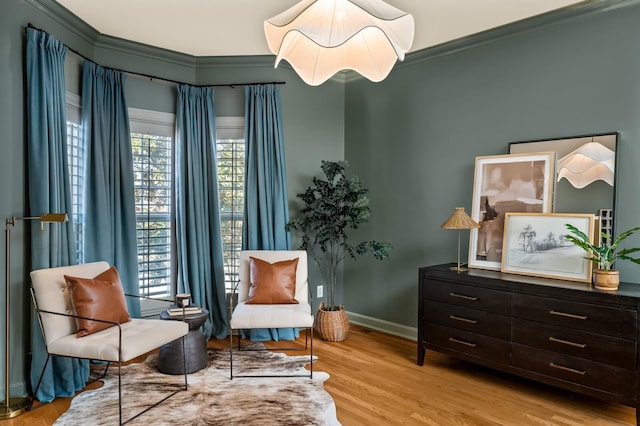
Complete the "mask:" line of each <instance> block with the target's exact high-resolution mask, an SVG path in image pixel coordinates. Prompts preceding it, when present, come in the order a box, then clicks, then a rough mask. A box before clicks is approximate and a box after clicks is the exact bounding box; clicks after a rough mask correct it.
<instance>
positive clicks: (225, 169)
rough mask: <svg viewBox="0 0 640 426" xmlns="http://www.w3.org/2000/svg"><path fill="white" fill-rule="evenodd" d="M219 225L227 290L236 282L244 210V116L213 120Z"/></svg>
mask: <svg viewBox="0 0 640 426" xmlns="http://www.w3.org/2000/svg"><path fill="white" fill-rule="evenodd" d="M216 132H217V144H216V155H217V162H218V186H219V198H220V228H221V233H222V251H223V258H224V276H225V288H226V290H227V292H230V291H231V289H232V288H233V286H234V285H235V283H236V282H237V281H238V268H239V260H238V253H239V252H240V249H241V248H242V221H243V210H244V159H245V144H244V142H245V141H244V119H243V118H241V117H219V118H218V119H217V120H216Z"/></svg>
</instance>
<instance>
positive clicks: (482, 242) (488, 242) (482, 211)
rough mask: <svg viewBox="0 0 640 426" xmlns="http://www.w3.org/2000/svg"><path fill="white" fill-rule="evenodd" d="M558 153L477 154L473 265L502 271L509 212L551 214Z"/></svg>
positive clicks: (470, 261) (470, 235)
mask: <svg viewBox="0 0 640 426" xmlns="http://www.w3.org/2000/svg"><path fill="white" fill-rule="evenodd" d="M554 167H555V153H554V152H551V151H549V152H536V153H523V154H505V155H492V156H482V157H476V161H475V174H474V181H473V202H472V207H471V215H470V216H471V217H472V218H473V220H475V221H476V222H478V223H479V224H480V228H478V229H472V230H471V231H470V234H469V262H468V264H469V267H470V268H480V269H492V270H498V271H499V270H500V268H501V265H502V238H503V234H504V220H505V213H507V212H522V213H551V212H552V211H553V210H552V209H553V188H554V176H555V174H554Z"/></svg>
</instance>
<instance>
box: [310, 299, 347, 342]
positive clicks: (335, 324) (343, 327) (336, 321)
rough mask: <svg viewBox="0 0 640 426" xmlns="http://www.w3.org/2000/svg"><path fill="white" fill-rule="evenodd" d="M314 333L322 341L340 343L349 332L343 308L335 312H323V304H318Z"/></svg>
mask: <svg viewBox="0 0 640 426" xmlns="http://www.w3.org/2000/svg"><path fill="white" fill-rule="evenodd" d="M316 332H317V333H318V334H319V335H320V337H321V338H322V339H323V340H326V341H329V342H342V341H343V340H344V339H346V338H347V333H348V332H349V318H348V317H347V313H346V312H345V310H344V308H343V307H342V306H340V309H339V310H337V311H327V310H325V306H324V302H321V303H320V307H319V308H318V313H317V314H316Z"/></svg>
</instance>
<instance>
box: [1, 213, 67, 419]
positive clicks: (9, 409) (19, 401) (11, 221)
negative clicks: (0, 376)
mask: <svg viewBox="0 0 640 426" xmlns="http://www.w3.org/2000/svg"><path fill="white" fill-rule="evenodd" d="M19 220H39V221H40V226H41V229H43V230H44V224H45V223H48V222H66V221H67V215H66V213H45V214H43V215H42V216H32V217H10V218H7V219H6V222H5V228H4V236H5V255H4V270H5V281H4V285H5V296H4V304H5V306H4V312H5V322H4V323H5V330H4V348H5V352H4V403H3V404H2V410H1V411H0V419H10V418H13V417H17V416H19V415H20V414H22V413H23V412H24V411H25V410H26V409H27V408H28V407H29V405H30V401H29V398H25V397H17V398H11V396H10V393H11V392H10V391H9V389H10V383H9V372H10V370H11V368H10V367H11V363H10V359H9V355H10V353H9V341H10V331H11V327H10V320H11V316H10V315H9V308H10V306H11V305H10V302H11V300H10V295H11V294H10V288H11V276H10V273H9V272H10V271H9V266H10V263H11V227H13V226H15V225H16V222H17V221H19Z"/></svg>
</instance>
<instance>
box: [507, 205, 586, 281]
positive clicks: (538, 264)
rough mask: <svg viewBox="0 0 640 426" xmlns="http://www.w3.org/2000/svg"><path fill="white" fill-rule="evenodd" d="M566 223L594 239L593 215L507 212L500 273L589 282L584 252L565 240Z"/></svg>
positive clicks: (566, 232)
mask: <svg viewBox="0 0 640 426" xmlns="http://www.w3.org/2000/svg"><path fill="white" fill-rule="evenodd" d="M567 223H569V224H571V225H573V226H575V227H576V228H578V229H579V230H581V231H582V232H584V233H585V234H586V235H588V236H589V239H590V242H593V238H594V224H595V215H593V214H584V213H575V214H571V213H552V214H529V213H506V219H505V227H504V238H503V241H504V247H503V250H502V269H501V270H502V272H506V273H510V274H520V275H530V276H536V277H545V278H555V279H563V280H569V281H579V282H585V283H589V282H591V280H592V272H593V264H592V262H591V261H589V260H587V259H586V258H585V257H586V256H587V253H586V252H585V251H584V250H583V249H582V248H580V247H578V246H576V245H575V244H573V243H572V242H570V241H568V240H566V239H564V235H566V234H568V233H569V230H568V229H567V227H566V226H565V225H566V224H567Z"/></svg>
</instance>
